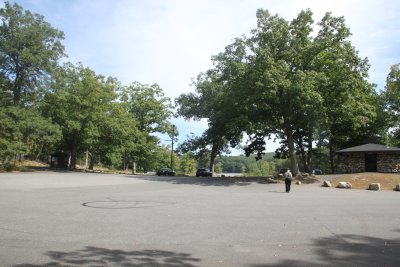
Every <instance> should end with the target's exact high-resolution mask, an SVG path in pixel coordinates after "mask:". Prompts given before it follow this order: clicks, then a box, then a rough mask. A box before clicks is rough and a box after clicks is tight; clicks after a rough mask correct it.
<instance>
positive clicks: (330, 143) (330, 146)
mask: <svg viewBox="0 0 400 267" xmlns="http://www.w3.org/2000/svg"><path fill="white" fill-rule="evenodd" d="M329 161H330V163H331V172H332V174H334V173H335V167H334V164H333V144H332V138H329Z"/></svg>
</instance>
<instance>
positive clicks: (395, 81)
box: [382, 64, 400, 146]
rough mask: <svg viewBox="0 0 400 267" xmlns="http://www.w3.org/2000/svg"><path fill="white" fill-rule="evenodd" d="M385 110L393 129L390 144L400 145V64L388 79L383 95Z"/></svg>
mask: <svg viewBox="0 0 400 267" xmlns="http://www.w3.org/2000/svg"><path fill="white" fill-rule="evenodd" d="M382 97H383V99H384V109H385V110H386V111H387V112H388V117H387V120H388V121H389V125H390V127H391V133H390V142H391V144H392V145H395V146H399V145H400V64H395V65H393V66H391V68H390V72H389V74H388V76H387V78H386V87H385V90H384V92H383V93H382Z"/></svg>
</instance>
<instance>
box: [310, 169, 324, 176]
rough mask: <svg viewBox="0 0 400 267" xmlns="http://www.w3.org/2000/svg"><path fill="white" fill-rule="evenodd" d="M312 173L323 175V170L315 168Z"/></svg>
mask: <svg viewBox="0 0 400 267" xmlns="http://www.w3.org/2000/svg"><path fill="white" fill-rule="evenodd" d="M312 174H315V175H321V174H322V171H321V170H320V169H314V170H312Z"/></svg>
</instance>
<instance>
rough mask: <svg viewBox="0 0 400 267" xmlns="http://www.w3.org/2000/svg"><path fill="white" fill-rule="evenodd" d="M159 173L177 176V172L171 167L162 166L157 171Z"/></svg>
mask: <svg viewBox="0 0 400 267" xmlns="http://www.w3.org/2000/svg"><path fill="white" fill-rule="evenodd" d="M157 175H158V176H160V175H165V176H175V172H174V171H173V170H172V169H170V168H162V169H160V170H158V171H157Z"/></svg>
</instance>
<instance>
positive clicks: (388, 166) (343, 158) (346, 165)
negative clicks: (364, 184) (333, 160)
mask: <svg viewBox="0 0 400 267" xmlns="http://www.w3.org/2000/svg"><path fill="white" fill-rule="evenodd" d="M377 167H378V172H399V173H400V153H399V152H378V153H377ZM357 172H365V153H363V152H354V153H343V154H339V158H338V165H337V173H357Z"/></svg>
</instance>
